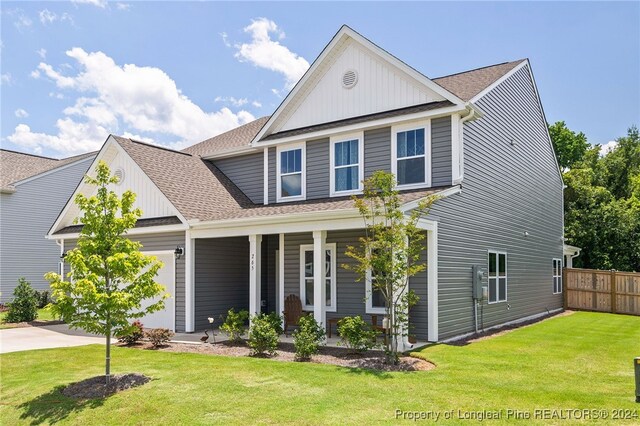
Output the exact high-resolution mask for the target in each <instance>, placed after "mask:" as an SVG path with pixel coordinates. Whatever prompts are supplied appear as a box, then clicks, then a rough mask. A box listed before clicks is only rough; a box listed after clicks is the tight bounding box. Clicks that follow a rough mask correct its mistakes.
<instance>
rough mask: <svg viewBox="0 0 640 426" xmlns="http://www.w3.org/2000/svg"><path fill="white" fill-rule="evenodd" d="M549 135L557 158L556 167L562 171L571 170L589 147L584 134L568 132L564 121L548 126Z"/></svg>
mask: <svg viewBox="0 0 640 426" xmlns="http://www.w3.org/2000/svg"><path fill="white" fill-rule="evenodd" d="M549 135H550V136H551V142H552V143H553V149H554V150H555V153H556V157H557V158H558V165H559V166H560V170H562V171H565V170H567V169H569V168H571V167H572V166H573V164H574V163H576V162H578V161H580V160H581V159H582V157H583V156H584V154H585V152H587V148H588V147H589V143H588V142H587V137H586V136H585V134H584V133H582V132H579V133H576V132H574V131H572V130H570V129H569V128H567V126H566V124H564V121H558V122H556V123H554V124H550V125H549Z"/></svg>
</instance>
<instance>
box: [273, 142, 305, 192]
mask: <svg viewBox="0 0 640 426" xmlns="http://www.w3.org/2000/svg"><path fill="white" fill-rule="evenodd" d="M306 145H307V144H306V142H300V143H296V144H290V145H278V147H277V148H276V201H277V202H278V203H280V202H284V201H302V200H306V199H307V149H306V148H307V146H306ZM294 149H301V150H302V155H301V161H302V167H301V173H302V177H301V179H300V180H301V182H300V185H301V191H300V195H293V196H290V197H283V196H282V195H281V194H282V179H281V176H282V175H281V173H280V153H282V152H286V151H292V150H294ZM285 176H286V175H285Z"/></svg>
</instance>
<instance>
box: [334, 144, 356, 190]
mask: <svg viewBox="0 0 640 426" xmlns="http://www.w3.org/2000/svg"><path fill="white" fill-rule="evenodd" d="M362 139H363V137H362V133H360V134H359V135H352V136H351V135H350V136H348V137H341V138H335V139H334V138H332V139H331V195H348V194H354V193H357V192H360V191H362V180H363V167H362V157H363V152H362Z"/></svg>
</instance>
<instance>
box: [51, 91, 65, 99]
mask: <svg viewBox="0 0 640 426" xmlns="http://www.w3.org/2000/svg"><path fill="white" fill-rule="evenodd" d="M49 97H50V98H56V99H64V95H63V94H62V93H60V92H58V93H56V92H49Z"/></svg>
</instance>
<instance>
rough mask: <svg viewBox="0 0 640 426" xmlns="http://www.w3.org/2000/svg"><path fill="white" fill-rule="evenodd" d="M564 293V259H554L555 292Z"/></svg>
mask: <svg viewBox="0 0 640 426" xmlns="http://www.w3.org/2000/svg"><path fill="white" fill-rule="evenodd" d="M559 293H562V260H561V259H553V294H559Z"/></svg>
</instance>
